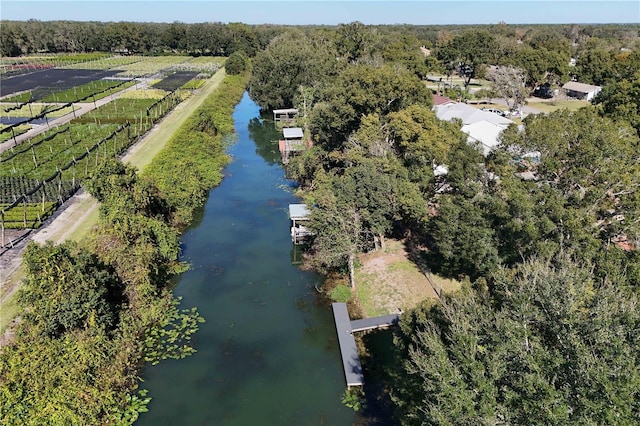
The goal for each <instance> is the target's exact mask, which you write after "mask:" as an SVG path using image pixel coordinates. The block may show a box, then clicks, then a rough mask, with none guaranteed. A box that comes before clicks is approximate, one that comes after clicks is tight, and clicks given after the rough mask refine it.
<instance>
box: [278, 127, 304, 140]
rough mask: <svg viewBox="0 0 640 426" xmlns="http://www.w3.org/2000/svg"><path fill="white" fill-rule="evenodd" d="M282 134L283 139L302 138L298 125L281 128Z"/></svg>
mask: <svg viewBox="0 0 640 426" xmlns="http://www.w3.org/2000/svg"><path fill="white" fill-rule="evenodd" d="M282 134H283V135H284V138H285V139H302V137H303V136H304V134H303V133H302V129H301V128H300V127H285V128H284V129H282Z"/></svg>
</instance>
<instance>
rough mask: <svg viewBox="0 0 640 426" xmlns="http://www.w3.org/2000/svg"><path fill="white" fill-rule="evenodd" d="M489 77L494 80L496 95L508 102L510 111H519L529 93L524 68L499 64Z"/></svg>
mask: <svg viewBox="0 0 640 426" xmlns="http://www.w3.org/2000/svg"><path fill="white" fill-rule="evenodd" d="M489 79H490V80H492V81H493V89H494V91H495V93H496V95H497V96H498V97H501V98H504V99H505V101H506V102H507V107H508V108H509V111H517V110H519V109H520V108H521V107H522V106H523V105H524V101H525V99H526V98H527V95H528V94H529V93H528V90H527V89H526V87H525V73H524V71H523V70H522V69H520V68H516V67H511V66H509V67H505V66H499V67H496V69H495V70H493V72H492V73H491V76H490V78H489Z"/></svg>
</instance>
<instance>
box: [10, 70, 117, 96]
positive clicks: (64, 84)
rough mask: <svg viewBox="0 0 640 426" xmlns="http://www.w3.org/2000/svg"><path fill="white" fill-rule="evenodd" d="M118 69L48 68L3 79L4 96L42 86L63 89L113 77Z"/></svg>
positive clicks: (33, 89)
mask: <svg viewBox="0 0 640 426" xmlns="http://www.w3.org/2000/svg"><path fill="white" fill-rule="evenodd" d="M117 72H118V71H116V70H74V69H65V68H60V69H55V68H52V69H46V70H41V71H35V72H32V73H29V74H24V75H19V76H15V77H11V78H3V79H2V97H3V98H4V97H9V96H10V95H14V94H17V93H20V92H28V91H36V90H38V89H42V88H48V89H50V90H52V91H53V90H58V91H63V90H67V89H71V88H73V87H76V86H80V85H83V84H86V83H90V82H92V81H96V80H101V79H103V78H106V77H113V76H114V75H115V74H117Z"/></svg>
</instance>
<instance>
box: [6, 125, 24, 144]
mask: <svg viewBox="0 0 640 426" xmlns="http://www.w3.org/2000/svg"><path fill="white" fill-rule="evenodd" d="M7 127H8V126H5V125H4V124H0V143H2V142H5V141H8V140H9V139H12V138H13V137H14V136H20V135H21V134H23V133H27V132H28V131H29V129H31V126H29V125H26V124H22V125H20V126H16V127H14V128H13V132H10V131H6V132H3V131H2V129H5V128H7Z"/></svg>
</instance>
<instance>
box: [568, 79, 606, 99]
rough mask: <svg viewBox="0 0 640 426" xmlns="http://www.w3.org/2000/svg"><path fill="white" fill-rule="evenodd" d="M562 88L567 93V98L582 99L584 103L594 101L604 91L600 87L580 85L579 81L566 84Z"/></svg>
mask: <svg viewBox="0 0 640 426" xmlns="http://www.w3.org/2000/svg"><path fill="white" fill-rule="evenodd" d="M562 88H563V89H564V91H565V92H566V93H567V96H569V97H571V98H577V99H582V100H583V101H590V100H592V99H593V98H595V97H596V95H597V94H598V93H600V91H601V90H602V87H600V86H593V85H591V84H586V83H578V82H577V81H569V82H568V83H565V84H564V86H562Z"/></svg>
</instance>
